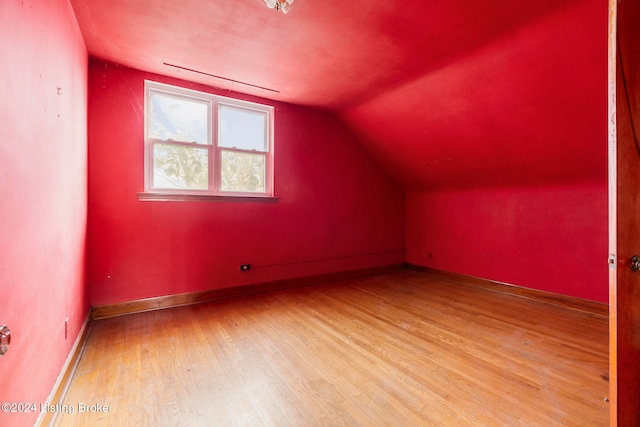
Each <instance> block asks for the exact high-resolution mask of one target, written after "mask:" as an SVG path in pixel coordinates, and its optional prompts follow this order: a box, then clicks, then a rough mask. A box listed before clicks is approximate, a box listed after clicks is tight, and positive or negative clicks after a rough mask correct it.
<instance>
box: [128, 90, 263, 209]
mask: <svg viewBox="0 0 640 427" xmlns="http://www.w3.org/2000/svg"><path fill="white" fill-rule="evenodd" d="M144 93H145V95H144V100H145V106H144V111H145V120H144V193H140V194H139V198H140V199H141V200H197V199H230V198H237V199H247V198H250V199H258V198H273V197H274V185H273V183H274V179H273V173H274V167H273V164H274V156H273V133H274V132H273V111H274V108H273V106H270V105H264V104H258V103H255V102H249V101H243V100H239V99H234V98H228V97H223V96H219V95H213V94H210V93H207V92H200V91H195V90H191V89H185V88H182V87H179V86H173V85H168V84H164V83H158V82H155V81H151V80H145V81H144ZM152 93H156V94H158V93H159V94H163V95H169V96H172V97H176V98H182V99H186V100H194V101H198V102H203V103H206V104H207V108H208V120H207V122H208V123H207V127H208V130H207V141H206V144H194V143H190V142H179V141H165V140H162V139H155V138H151V137H150V127H151V125H152V123H151V119H152V117H151V111H150V108H151V94H152ZM220 106H229V107H233V108H236V109H240V110H246V111H250V112H257V113H260V114H264V115H265V141H266V145H267V147H266V151H260V150H245V149H240V148H235V147H234V148H230V147H222V146H219V145H218V141H219V139H220V130H219V126H218V117H219V113H218V111H219V107H220ZM159 143H161V144H172V145H178V146H186V147H197V148H201V149H207V150H208V178H209V180H208V187H209V188H208V189H202V190H198V189H176V188H160V187H155V186H154V183H153V181H154V158H153V155H154V146H155V144H159ZM224 151H230V152H240V153H250V154H262V155H264V157H265V191H264V192H247V191H223V190H221V189H220V187H221V181H222V178H221V174H222V167H221V158H222V152H224Z"/></svg>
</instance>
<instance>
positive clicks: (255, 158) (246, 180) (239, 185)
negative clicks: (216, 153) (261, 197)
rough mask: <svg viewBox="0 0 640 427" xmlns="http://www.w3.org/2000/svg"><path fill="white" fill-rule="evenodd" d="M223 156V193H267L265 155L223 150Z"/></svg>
mask: <svg viewBox="0 0 640 427" xmlns="http://www.w3.org/2000/svg"><path fill="white" fill-rule="evenodd" d="M221 156H222V159H221V164H222V170H221V172H220V175H221V183H220V190H221V191H238V192H251V193H264V192H265V191H266V186H265V175H266V174H265V170H266V167H265V164H266V157H265V155H264V154H254V153H238V152H236V151H225V150H222V152H221Z"/></svg>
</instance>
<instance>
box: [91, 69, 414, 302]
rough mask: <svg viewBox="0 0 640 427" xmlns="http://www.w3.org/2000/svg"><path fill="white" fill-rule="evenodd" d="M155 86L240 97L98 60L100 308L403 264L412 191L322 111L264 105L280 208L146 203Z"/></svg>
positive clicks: (94, 229)
mask: <svg viewBox="0 0 640 427" xmlns="http://www.w3.org/2000/svg"><path fill="white" fill-rule="evenodd" d="M144 79H150V80H156V81H160V82H164V83H170V84H177V85H183V86H185V87H188V88H192V89H197V90H202V91H210V92H213V93H219V94H222V95H226V96H229V93H228V92H226V91H224V92H221V91H216V90H215V89H212V88H209V87H205V86H201V85H196V84H191V83H187V82H183V81H177V80H174V79H170V78H166V77H161V76H158V75H153V74H148V73H144V72H141V71H137V70H134V69H129V68H126V67H122V66H118V65H114V64H111V63H104V62H100V61H93V60H92V61H91V62H90V68H89V92H90V95H89V117H90V120H89V264H88V265H89V282H90V285H91V292H92V304H94V305H100V304H109V303H115V302H120V301H127V300H133V299H140V298H147V297H154V296H160V295H167V294H176V293H183V292H192V291H201V290H209V289H218V288H226V287H232V286H238V285H246V284H254V283H261V282H268V281H273V280H280V279H288V278H296V277H302V276H310V275H317V274H324V273H330V272H336V271H343V270H352V269H360V268H368V267H376V266H383V265H389V264H396V263H402V262H404V194H403V192H402V190H401V189H400V188H399V187H398V186H397V185H396V184H395V183H394V182H393V181H392V180H391V179H390V178H389V177H388V176H387V175H386V174H385V173H384V172H383V171H382V170H381V169H380V167H379V166H378V165H377V164H376V163H375V162H374V161H373V160H372V159H371V158H370V157H369V155H368V154H367V153H366V151H365V150H364V149H363V148H362V147H361V146H360V145H359V144H358V142H357V141H356V140H355V139H354V137H353V136H352V135H351V134H350V133H349V132H348V131H347V130H346V128H344V127H343V125H342V124H341V122H340V121H338V120H337V119H336V118H335V117H334V116H333V115H331V114H329V113H325V112H322V111H319V110H315V109H311V108H305V107H299V106H293V105H289V104H284V103H277V102H269V101H265V100H263V101H262V102H265V103H270V104H272V105H274V106H275V138H276V139H275V144H276V145H275V152H276V159H275V180H276V186H275V189H276V196H277V197H279V200H278V201H277V202H275V203H256V202H202V201H198V202H191V201H190V202H166V201H165V202H150V201H139V200H138V197H137V195H136V193H137V192H140V191H142V190H143V135H144V130H143V118H144V90H143V81H144ZM241 98H244V99H250V100H254V101H256V99H255V98H247V97H242V96H241ZM257 101H258V102H260V100H257ZM243 263H250V264H252V265H253V267H252V269H251V270H250V271H249V272H240V271H239V266H240V264H243Z"/></svg>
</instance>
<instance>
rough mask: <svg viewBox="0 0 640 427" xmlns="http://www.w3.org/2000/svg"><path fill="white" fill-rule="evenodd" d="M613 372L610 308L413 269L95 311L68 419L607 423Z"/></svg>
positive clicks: (64, 411)
mask: <svg viewBox="0 0 640 427" xmlns="http://www.w3.org/2000/svg"><path fill="white" fill-rule="evenodd" d="M607 376H608V325H607V318H606V317H605V316H600V315H596V314H592V313H588V312H584V311H578V310H571V309H568V308H566V307H562V306H557V305H552V304H548V303H542V302H538V301H535V300H531V299H526V298H522V297H517V296H512V295H507V294H504V293H500V292H496V291H494V290H491V289H483V288H480V287H476V286H471V285H467V284H465V283H462V282H460V281H457V280H453V279H451V278H447V277H443V276H438V275H435V274H433V273H425V272H415V271H410V270H406V271H399V272H395V273H390V274H385V275H380V276H375V277H370V278H364V279H354V280H349V281H345V282H339V283H333V284H327V285H321V286H314V287H308V288H299V289H292V290H286V291H279V292H273V293H268V294H261V295H254V296H250V297H242V298H235V299H229V300H224V301H217V302H210V303H204V304H199V305H193V306H188V307H180V308H174V309H167V310H160V311H154V312H147V313H140V314H134V315H128V316H121V317H115V318H110V319H104V320H99V321H96V322H95V323H94V324H93V328H92V331H91V333H90V337H89V340H88V344H87V348H86V350H85V353H84V354H83V356H82V359H81V361H80V364H79V365H78V368H77V370H76V373H75V375H74V379H73V381H72V384H71V385H70V387H69V389H68V391H67V394H66V398H65V400H64V402H60V407H59V409H58V410H59V411H61V412H59V413H58V414H57V417H56V419H55V420H54V425H57V426H88V425H91V426H154V427H156V426H171V427H174V426H225V427H226V426H278V427H281V426H394V427H398V426H471V425H474V426H519V425H522V426H554V425H562V426H580V427H585V426H606V425H607V424H608V413H609V407H608V403H607V402H606V401H605V399H606V398H607V396H608V393H609V390H608V382H607ZM54 403H56V402H54ZM62 405H64V406H62ZM83 405H84V406H83ZM91 405H101V407H97V406H93V407H92V406H91ZM90 409H93V410H98V409H102V410H103V412H90ZM105 409H108V411H104V410H105ZM83 410H84V412H83ZM72 411H73V413H69V412H72Z"/></svg>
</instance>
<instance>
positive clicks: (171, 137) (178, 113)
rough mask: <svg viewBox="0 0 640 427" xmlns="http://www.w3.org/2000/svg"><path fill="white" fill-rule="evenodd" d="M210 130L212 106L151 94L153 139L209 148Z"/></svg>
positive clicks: (205, 103)
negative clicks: (190, 143)
mask: <svg viewBox="0 0 640 427" xmlns="http://www.w3.org/2000/svg"><path fill="white" fill-rule="evenodd" d="M208 128H209V103H208V102H206V101H197V100H192V99H185V98H180V97H176V96H170V95H165V94H160V93H155V92H152V93H151V129H150V131H151V133H150V135H149V136H150V137H151V138H154V139H162V140H165V141H181V142H193V143H196V144H208V143H209V137H208Z"/></svg>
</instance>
